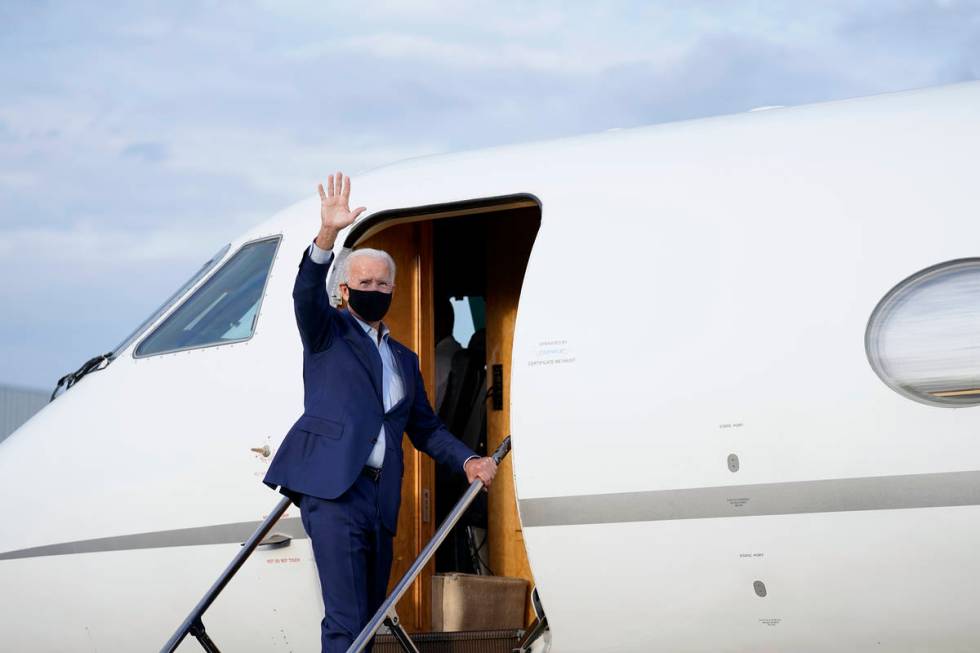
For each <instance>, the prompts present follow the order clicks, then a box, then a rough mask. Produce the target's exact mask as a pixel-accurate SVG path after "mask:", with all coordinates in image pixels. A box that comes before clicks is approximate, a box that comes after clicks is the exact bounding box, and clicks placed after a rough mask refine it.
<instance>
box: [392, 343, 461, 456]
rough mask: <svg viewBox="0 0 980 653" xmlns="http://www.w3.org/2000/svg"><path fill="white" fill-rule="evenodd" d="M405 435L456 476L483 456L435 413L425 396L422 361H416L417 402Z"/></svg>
mask: <svg viewBox="0 0 980 653" xmlns="http://www.w3.org/2000/svg"><path fill="white" fill-rule="evenodd" d="M405 432H406V433H408V437H409V439H410V440H411V441H412V444H413V445H414V446H415V448H416V449H418V450H419V451H422V452H424V453H426V454H428V455H429V456H431V457H432V458H433V459H434V460H435V461H436V462H437V463H439V464H441V465H447V466H448V467H449V468H451V469H452V470H453V471H454V472H456V473H460V474H461V473H462V472H463V463H465V462H466V460H467V459H468V458H474V457H475V458H478V457H479V456H478V455H477V454H476V452H474V451H473V450H472V449H470V448H469V447H467V446H466V445H465V444H463V443H462V442H460V441H459V439H457V438H456V436H454V435H453V434H452V433H450V432H449V429H447V428H446V425H445V424H443V423H442V420H440V419H439V417H438V416H437V415H436V414H435V412H434V411H433V410H432V406H431V405H430V404H429V398H428V397H427V396H426V394H425V386H424V385H423V383H422V373H421V372H420V371H419V366H418V357H415V401H414V402H413V403H412V410H411V413H410V414H409V417H408V423H407V424H406V425H405Z"/></svg>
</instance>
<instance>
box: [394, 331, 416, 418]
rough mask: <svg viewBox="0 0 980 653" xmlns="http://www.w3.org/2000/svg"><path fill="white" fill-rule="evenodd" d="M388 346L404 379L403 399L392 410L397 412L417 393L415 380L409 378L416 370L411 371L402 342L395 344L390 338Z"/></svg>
mask: <svg viewBox="0 0 980 653" xmlns="http://www.w3.org/2000/svg"><path fill="white" fill-rule="evenodd" d="M388 346H389V347H391V351H392V353H393V354H394V355H395V364H396V365H398V373H399V374H400V375H401V377H402V398H401V401H399V402H398V403H396V404H395V405H394V406H392V407H391V410H395V408H397V407H398V406H400V405H401V404H402V402H404V401H408V400H409V399H412V398H411V397H409V394H414V393H415V378H414V377H412V376H409V375H410V374H411V373H412V372H414V370H411V369H409V365H408V361H407V360H406V359H407V358H408V357H407V356H406V355H405V353H404V352H403V351H402V345H401V343H400V342H395V340H393V339H392V338H390V337H389V338H388Z"/></svg>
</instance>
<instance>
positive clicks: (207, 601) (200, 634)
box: [160, 497, 292, 653]
mask: <svg viewBox="0 0 980 653" xmlns="http://www.w3.org/2000/svg"><path fill="white" fill-rule="evenodd" d="M291 503H292V501H291V500H290V499H289V497H283V498H282V500H281V501H280V502H279V503H278V504H276V508H275V510H273V511H272V512H271V513H269V516H268V517H266V518H265V520H264V521H263V522H262V523H261V524H260V525H259V527H258V528H257V529H256V531H255V532H254V533H252V535H251V536H250V537H249V538H248V539H247V540H246V541H245V543H244V544H242V548H241V551H239V552H238V553H237V554H236V555H235V557H234V558H233V559H232V561H231V562H230V563H229V564H228V566H227V567H225V570H224V571H223V572H221V575H220V576H218V580H216V581H214V584H213V585H212V586H211V588H210V589H209V590H208V591H207V592H206V593H205V594H204V597H203V598H202V599H201V600H200V601H198V602H197V605H195V606H194V609H193V610H191V613H190V614H189V615H187V618H186V619H184V623H182V624H180V628H178V629H177V632H175V633H174V634H173V636H172V637H171V638H170V639H168V640H167V643H166V644H164V645H163V648H162V649H160V653H173V651H175V650H176V649H177V647H178V646H180V643H181V642H182V641H184V638H185V637H187V635H188V633H190V634H191V635H193V636H194V637H196V638H197V641H199V642H200V643H201V646H202V647H204V650H205V651H207V652H208V653H221V652H220V651H219V650H218V647H217V646H215V643H214V642H213V641H211V638H210V637H208V634H207V632H206V631H205V630H204V621H202V618H203V617H204V613H205V612H206V611H207V609H208V608H210V607H211V604H212V603H214V600H215V599H216V598H218V594H221V590H223V589H224V588H225V585H227V584H228V581H230V580H231V579H232V577H233V576H234V575H235V573H236V572H237V571H238V570H239V569H240V568H241V566H242V565H243V564H245V561H246V560H247V559H248V557H249V556H250V555H252V552H253V551H255V549H256V548H258V546H259V545H260V544H262V540H263V539H264V538H265V536H266V535H268V534H269V531H271V530H272V527H273V526H274V525H275V523H276V522H277V521H279V518H280V517H282V515H283V513H284V512H286V509H287V508H289V506H290V504H291Z"/></svg>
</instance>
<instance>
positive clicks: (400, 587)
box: [347, 435, 510, 653]
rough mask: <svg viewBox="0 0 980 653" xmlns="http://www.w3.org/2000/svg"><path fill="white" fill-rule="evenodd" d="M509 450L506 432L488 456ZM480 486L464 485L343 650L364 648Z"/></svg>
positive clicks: (352, 651)
mask: <svg viewBox="0 0 980 653" xmlns="http://www.w3.org/2000/svg"><path fill="white" fill-rule="evenodd" d="M509 452H510V436H509V435H508V436H507V437H506V438H504V441H503V442H501V443H500V446H499V447H497V450H496V451H494V452H493V455H492V456H491V457H492V458H493V461H494V462H495V463H496V464H498V465H499V464H500V462H501V461H502V460H503V459H504V457H506V456H507V454H508V453H509ZM482 489H483V481H481V480H480V479H476V480H474V481H473V482H472V483H470V486H469V487H468V488H467V489H466V492H464V493H463V496H462V497H460V499H459V501H457V502H456V505H455V506H453V509H452V511H450V513H449V515H448V516H447V517H446V519H445V520H444V521H443V522H442V524H440V525H439V528H438V529H437V530H436V532H435V535H433V536H432V539H431V540H429V542H428V544H426V545H425V547H424V548H423V549H422V552H421V553H419V556H418V557H417V558H416V559H415V562H413V563H412V566H411V567H409V568H408V571H406V572H405V575H404V576H402V578H401V580H399V581H398V584H397V585H395V589H393V590H392V591H391V594H389V595H388V598H387V599H385V601H384V603H382V604H381V607H379V608H378V610H377V612H375V613H374V616H373V617H371V621H369V622H368V623H367V625H366V626H364V628H363V629H362V630H361V633H360V634H359V635H358V636H357V639H355V640H354V641H353V642H352V643H351V645H350V646H349V647H348V648H347V653H361V651H363V650H364V648H365V647H366V646H367V645H368V642H370V641H371V638H372V637H374V635H375V634H376V633H377V632H378V629H379V628H381V625H382V624H383V623H384V622H385V619H386V618H387V617H388V613H389V612H390V611H391V609H392V608H394V607H395V604H396V603H398V601H399V600H400V599H401V597H402V596H403V595H404V594H405V592H406V591H408V588H409V586H410V585H411V584H412V583H413V582H414V581H415V578H416V577H417V576H418V575H419V574H420V573H421V572H422V569H423V568H424V567H425V565H427V564H428V562H429V560H430V559H431V558H432V556H433V555H435V552H436V549H438V548H439V545H440V544H442V543H443V541H444V540H445V539H446V537H448V536H449V532H450V531H451V530H452V529H453V527H454V526H456V523H457V522H458V521H459V520H460V518H461V517H462V516H463V513H464V512H466V509H467V508H469V507H470V504H471V503H473V500H474V499H476V497H477V495H478V494H479V493H480V490H482Z"/></svg>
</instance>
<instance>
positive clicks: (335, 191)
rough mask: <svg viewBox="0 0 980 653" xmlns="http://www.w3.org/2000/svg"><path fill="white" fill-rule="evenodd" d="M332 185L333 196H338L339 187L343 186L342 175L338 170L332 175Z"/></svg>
mask: <svg viewBox="0 0 980 653" xmlns="http://www.w3.org/2000/svg"><path fill="white" fill-rule="evenodd" d="M333 183H334V187H333V194H334V195H340V190H341V187H342V186H343V184H344V173H342V172H341V171H340V170H338V171H337V174H336V175H334V178H333Z"/></svg>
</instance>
